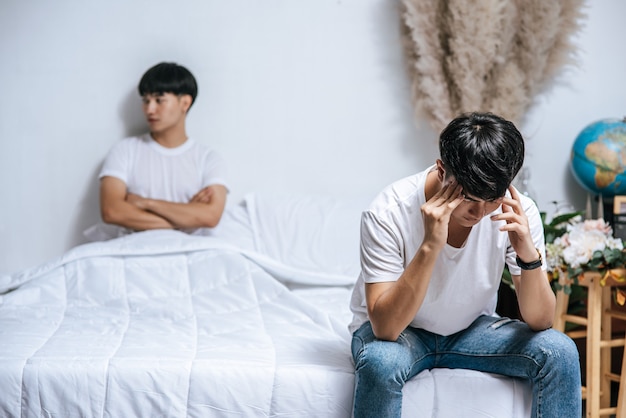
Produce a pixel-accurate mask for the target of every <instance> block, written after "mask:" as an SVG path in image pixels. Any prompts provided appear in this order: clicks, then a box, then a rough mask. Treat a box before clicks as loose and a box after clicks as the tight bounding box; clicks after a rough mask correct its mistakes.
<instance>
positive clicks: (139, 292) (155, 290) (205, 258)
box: [0, 231, 354, 417]
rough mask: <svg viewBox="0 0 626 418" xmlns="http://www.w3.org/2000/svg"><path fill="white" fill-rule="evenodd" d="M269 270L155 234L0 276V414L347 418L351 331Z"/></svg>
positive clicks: (230, 253) (83, 249) (228, 251)
mask: <svg viewBox="0 0 626 418" xmlns="http://www.w3.org/2000/svg"><path fill="white" fill-rule="evenodd" d="M265 261H267V260H265ZM263 264H264V263H263V260H262V259H261V260H255V259H254V257H253V256H251V255H250V254H244V253H241V252H239V251H237V250H236V249H235V248H233V247H229V246H228V245H225V244H223V243H222V242H220V241H219V240H216V239H212V238H206V237H190V236H187V235H185V234H182V233H177V232H172V231H169V232H168V231H151V232H144V233H138V234H134V235H130V236H126V237H123V238H118V239H115V240H112V241H108V242H102V243H93V244H87V245H84V246H80V247H77V248H75V249H73V250H71V251H69V252H68V253H67V254H66V255H65V256H63V257H62V258H60V259H58V260H55V261H53V262H50V263H48V264H45V265H42V266H39V267H36V268H33V269H30V270H27V271H24V272H21V273H19V274H15V275H12V276H3V277H0V295H2V296H0V298H1V299H0V341H1V344H0V394H1V395H0V416H2V417H100V416H105V417H158V416H163V417H186V416H188V417H212V416H215V417H229V416H237V417H241V416H251V417H252V416H259V417H269V416H312V417H347V416H349V415H350V411H351V408H352V388H353V384H354V375H353V366H352V362H351V357H350V352H349V345H348V344H347V343H346V340H345V338H344V337H343V336H342V335H343V334H341V333H340V332H337V324H334V323H333V320H332V319H331V318H330V317H329V316H328V315H326V314H325V313H324V312H322V311H319V310H317V309H315V308H314V307H313V305H309V304H308V303H306V302H305V301H304V300H303V299H301V298H299V297H298V296H296V295H294V294H292V293H291V292H290V291H289V290H288V289H287V288H286V287H284V286H283V285H282V284H281V283H280V282H278V281H277V280H276V279H275V278H274V277H273V276H272V275H270V274H269V273H268V272H267V271H266V269H265V268H264V267H263ZM265 264H268V263H265ZM269 264H271V263H269ZM265 267H266V268H268V266H265ZM269 270H270V271H275V272H276V271H278V270H280V266H279V265H277V264H275V265H270V266H269Z"/></svg>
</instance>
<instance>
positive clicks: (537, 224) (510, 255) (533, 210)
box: [506, 198, 547, 276]
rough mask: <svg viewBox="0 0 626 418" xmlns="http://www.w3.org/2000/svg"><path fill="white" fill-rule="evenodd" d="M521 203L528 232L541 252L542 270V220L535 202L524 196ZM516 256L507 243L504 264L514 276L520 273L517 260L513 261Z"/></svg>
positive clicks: (543, 256)
mask: <svg viewBox="0 0 626 418" xmlns="http://www.w3.org/2000/svg"><path fill="white" fill-rule="evenodd" d="M522 205H523V207H524V211H525V212H526V217H527V218H528V225H529V227H530V234H531V236H532V239H533V243H534V244H535V247H536V248H537V249H538V250H539V252H540V253H541V258H542V260H543V265H542V266H541V268H542V269H543V270H546V269H547V264H546V242H545V237H544V232H543V221H542V219H541V214H540V213H539V209H538V208H537V205H536V204H535V202H533V201H532V200H531V199H529V198H525V199H524V200H523V201H522ZM516 256H517V254H516V253H515V250H514V249H513V247H512V246H511V245H509V248H508V249H507V253H506V264H507V265H508V267H509V271H510V272H511V274H512V275H514V276H518V275H520V274H522V269H521V268H520V267H519V266H518V265H517V262H516V261H515V257H516Z"/></svg>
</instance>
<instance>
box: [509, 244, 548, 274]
mask: <svg viewBox="0 0 626 418" xmlns="http://www.w3.org/2000/svg"><path fill="white" fill-rule="evenodd" d="M535 249H536V248H535ZM536 250H537V249H536ZM537 255H538V256H539V258H538V259H537V260H535V261H531V262H530V263H526V262H524V261H522V260H521V259H520V258H519V256H517V257H515V261H516V262H517V265H518V266H519V267H520V268H521V269H522V270H534V269H536V268H539V267H541V265H542V258H541V252H540V251H539V250H537Z"/></svg>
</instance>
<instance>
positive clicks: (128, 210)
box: [102, 202, 174, 231]
mask: <svg viewBox="0 0 626 418" xmlns="http://www.w3.org/2000/svg"><path fill="white" fill-rule="evenodd" d="M102 220H103V221H104V222H106V223H109V224H114V225H119V226H122V227H125V228H129V229H132V230H135V231H144V230H148V229H173V228H174V226H173V225H172V224H171V223H170V222H169V221H168V220H167V219H165V218H163V217H161V216H159V215H157V214H155V213H151V212H148V211H146V210H142V209H140V208H138V207H136V206H135V205H132V204H130V203H127V202H118V203H117V204H115V205H113V206H108V207H103V208H102Z"/></svg>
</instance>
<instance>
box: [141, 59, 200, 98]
mask: <svg viewBox="0 0 626 418" xmlns="http://www.w3.org/2000/svg"><path fill="white" fill-rule="evenodd" d="M138 89H139V95H140V96H144V95H146V94H164V93H172V94H175V95H177V96H180V95H183V94H188V95H190V96H191V104H192V105H193V102H194V101H195V100H196V96H197V95H198V84H197V83H196V79H195V77H194V76H193V74H191V72H190V71H189V70H188V69H186V68H185V67H183V66H182V65H178V64H176V63H174V62H161V63H159V64H157V65H155V66H154V67H152V68H150V69H149V70H148V71H146V72H145V74H144V75H143V76H142V77H141V80H140V81H139V87H138ZM190 107H191V106H190Z"/></svg>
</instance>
